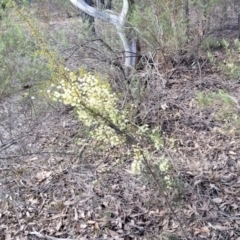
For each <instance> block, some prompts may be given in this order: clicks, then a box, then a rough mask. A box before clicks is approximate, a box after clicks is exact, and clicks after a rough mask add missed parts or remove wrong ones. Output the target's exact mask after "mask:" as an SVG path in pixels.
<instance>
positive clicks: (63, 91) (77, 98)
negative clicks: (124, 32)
mask: <svg viewBox="0 0 240 240" xmlns="http://www.w3.org/2000/svg"><path fill="white" fill-rule="evenodd" d="M64 76H67V77H66V78H64V79H61V80H60V82H59V84H58V85H55V86H53V88H54V91H53V95H52V99H53V100H55V101H60V102H63V103H64V104H66V105H71V106H73V107H75V110H76V113H77V116H78V118H79V120H80V121H81V122H83V123H84V124H85V125H86V126H89V127H90V126H95V129H94V130H93V131H92V132H91V134H92V136H94V138H95V139H96V140H98V141H100V142H102V143H105V144H108V145H110V146H116V145H119V144H122V143H123V142H125V136H124V135H121V134H118V133H117V132H116V129H114V128H113V127H112V126H116V128H117V129H118V130H120V131H124V130H125V129H126V126H127V123H128V121H127V120H126V117H125V114H124V112H122V113H121V112H120V111H119V110H118V109H117V97H116V94H115V93H113V92H111V87H110V85H109V83H108V82H107V81H103V80H102V79H101V77H100V76H97V75H93V74H91V73H89V72H85V71H84V70H80V71H79V72H77V73H74V72H70V71H69V70H68V69H66V70H65V74H64Z"/></svg>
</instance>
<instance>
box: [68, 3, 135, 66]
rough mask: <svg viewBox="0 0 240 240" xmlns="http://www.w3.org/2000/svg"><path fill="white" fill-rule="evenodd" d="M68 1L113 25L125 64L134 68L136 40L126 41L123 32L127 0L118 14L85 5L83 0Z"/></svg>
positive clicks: (127, 8) (127, 7)
mask: <svg viewBox="0 0 240 240" xmlns="http://www.w3.org/2000/svg"><path fill="white" fill-rule="evenodd" d="M70 1H71V2H72V4H74V5H75V6H76V7H78V8H79V9H80V10H81V11H83V12H85V13H86V14H88V15H90V16H92V17H94V18H95V17H96V18H99V19H101V20H103V21H106V22H109V23H111V24H113V25H115V27H116V29H117V33H118V35H119V37H120V39H121V42H122V44H123V47H124V51H125V66H127V67H129V66H131V67H134V68H135V67H136V64H137V59H138V54H139V53H138V52H137V51H138V49H137V44H136V43H137V41H136V39H130V40H129V41H128V39H127V37H126V35H125V32H124V30H125V21H126V16H127V14H128V10H129V5H128V0H123V6H122V11H121V13H120V14H119V15H117V14H115V13H113V12H112V11H110V10H105V11H102V10H101V9H98V8H95V7H91V6H89V5H87V4H86V3H85V2H84V1H83V0H70Z"/></svg>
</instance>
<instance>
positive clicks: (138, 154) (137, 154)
mask: <svg viewBox="0 0 240 240" xmlns="http://www.w3.org/2000/svg"><path fill="white" fill-rule="evenodd" d="M132 149H133V162H132V165H131V169H132V173H133V174H140V173H141V165H142V162H143V157H144V156H143V152H142V149H141V148H140V146H139V145H134V146H132Z"/></svg>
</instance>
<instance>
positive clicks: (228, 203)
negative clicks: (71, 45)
mask: <svg viewBox="0 0 240 240" xmlns="http://www.w3.org/2000/svg"><path fill="white" fill-rule="evenodd" d="M64 24H65V23H64ZM64 24H63V23H61V28H64V27H63V25H64ZM56 27H57V28H58V27H59V25H58V23H55V24H51V26H50V30H51V31H54V30H56ZM226 27H227V28H225V29H224V30H222V31H221V32H218V33H216V37H218V38H219V39H221V38H224V39H226V40H228V41H229V42H230V43H231V44H232V43H233V40H234V39H236V38H237V34H238V33H237V18H236V17H232V18H231V19H229V21H228V24H227V26H226ZM66 28H68V24H67V25H66ZM70 52H71V51H70ZM70 52H68V54H69V53H70ZM64 54H65V53H64ZM214 56H215V58H216V59H217V61H218V62H224V61H225V58H226V54H225V51H224V50H223V49H218V50H215V51H214ZM194 61H195V60H193V61H191V63H190V64H189V63H186V62H183V63H182V64H179V65H177V66H175V68H173V69H171V72H170V74H171V77H170V78H168V77H167V76H169V75H170V74H169V73H168V75H167V74H166V76H165V79H166V81H164V83H163V82H162V80H161V79H158V76H157V75H154V74H153V75H154V76H153V78H154V79H156V81H158V82H159V86H158V87H159V89H160V90H159V92H154V91H156V85H154V84H152V82H151V81H148V82H147V87H146V88H147V90H148V91H149V93H151V94H149V95H148V96H146V98H145V100H144V101H143V102H142V103H141V105H140V108H141V109H147V112H144V114H143V115H144V116H142V118H143V120H144V121H145V122H147V123H149V124H151V123H152V122H154V123H155V124H156V125H158V126H160V129H161V131H162V133H163V139H164V142H165V147H164V151H165V153H166V154H167V156H168V158H169V159H170V161H171V163H172V165H173V166H174V169H175V176H176V178H177V179H179V187H178V189H176V190H173V191H171V193H170V194H169V195H168V198H166V197H165V196H164V194H163V193H161V192H160V191H157V190H156V188H155V186H154V184H153V183H152V182H151V181H148V179H147V178H146V177H140V176H138V177H136V176H133V175H132V174H131V173H130V170H129V169H130V164H131V159H127V158H126V157H125V156H124V153H122V156H123V157H124V159H121V162H122V163H121V164H117V163H116V159H115V158H116V155H115V154H114V152H112V153H104V152H98V151H95V150H94V149H92V145H93V143H92V142H90V141H88V140H86V133H85V132H84V130H83V128H82V125H81V124H80V123H79V122H78V121H77V119H76V118H75V116H74V112H73V111H72V109H71V108H68V107H64V106H61V105H54V106H53V105H51V104H50V103H47V102H46V103H43V102H42V101H41V99H39V98H31V97H29V98H26V97H24V98H22V95H21V94H23V93H24V92H18V93H17V94H11V95H10V96H6V97H4V98H2V99H1V100H0V113H1V114H0V239H6V240H10V239H21V240H24V239H25V240H30V239H52V240H53V239H96V240H97V239H126V240H127V239H196V240H198V239H199V240H201V239H214V240H215V239H218V240H220V239H222V240H227V239H229V240H230V239H236V240H237V239H238V240H240V205H239V202H240V120H239V114H240V106H239V105H240V104H239V103H240V81H239V79H237V80H230V79H229V77H228V76H226V75H224V74H223V73H222V72H221V71H220V70H219V68H218V67H216V66H215V65H213V64H211V63H209V61H207V60H206V59H205V58H202V60H201V61H196V62H194ZM85 63H86V62H85ZM67 64H68V65H70V66H73V64H77V63H76V61H75V60H74V59H73V60H71V59H69V62H67ZM86 64H87V63H86ZM141 74H142V72H140V73H139V76H141ZM163 85H164V87H162V86H163ZM221 91H224V92H227V93H228V95H227V97H226V95H224V93H223V92H221ZM199 92H201V93H202V94H206V96H207V95H209V94H210V95H209V96H215V98H214V99H213V98H211V97H210V100H209V101H210V102H211V104H205V105H202V106H201V105H200V104H198V101H197V99H200V97H199ZM211 94H215V95H211ZM159 95H160V97H159ZM229 96H230V98H229ZM226 98H227V100H228V103H229V101H230V104H228V103H227V104H226V103H225V102H224V101H222V100H224V99H226ZM19 99H21V100H19ZM199 101H200V100H199ZM203 101H204V100H203ZM49 105H51V106H49ZM153 112H154V114H153ZM78 139H85V140H86V141H85V145H84V144H82V143H79V144H78V143H77V140H78ZM119 157H121V153H119ZM168 201H170V202H171V203H170V204H171V207H170V208H169V205H168Z"/></svg>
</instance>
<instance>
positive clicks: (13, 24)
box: [0, 10, 50, 95]
mask: <svg viewBox="0 0 240 240" xmlns="http://www.w3.org/2000/svg"><path fill="white" fill-rule="evenodd" d="M0 31H1V34H0V65H1V71H0V89H4V92H2V94H3V95H5V94H9V93H11V92H15V91H18V90H20V89H22V88H24V87H25V86H37V85H38V88H39V84H41V83H44V81H46V80H47V79H48V78H49V74H50V72H49V69H48V67H47V65H46V62H44V60H43V58H41V57H37V56H36V54H35V53H36V51H37V50H38V49H39V47H38V46H37V44H36V40H35V39H34V38H32V36H31V34H30V33H29V31H28V28H27V27H26V25H25V24H24V23H23V22H22V21H21V19H20V18H19V17H18V16H17V15H16V13H15V12H14V11H13V10H9V11H8V12H6V13H5V15H4V18H3V19H2V21H1V22H0Z"/></svg>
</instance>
